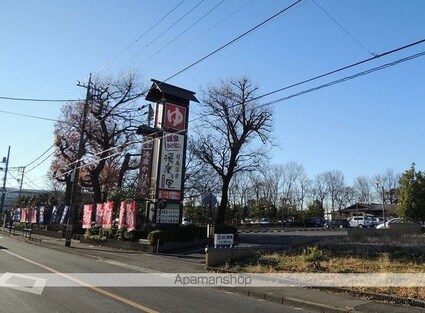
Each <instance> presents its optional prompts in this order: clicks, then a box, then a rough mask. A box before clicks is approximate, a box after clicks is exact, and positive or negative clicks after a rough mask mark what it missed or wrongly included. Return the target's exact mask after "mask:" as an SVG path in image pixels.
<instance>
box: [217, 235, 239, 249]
mask: <svg viewBox="0 0 425 313" xmlns="http://www.w3.org/2000/svg"><path fill="white" fill-rule="evenodd" d="M233 243H234V236H233V234H215V235H214V248H217V246H230V247H232V246H233Z"/></svg>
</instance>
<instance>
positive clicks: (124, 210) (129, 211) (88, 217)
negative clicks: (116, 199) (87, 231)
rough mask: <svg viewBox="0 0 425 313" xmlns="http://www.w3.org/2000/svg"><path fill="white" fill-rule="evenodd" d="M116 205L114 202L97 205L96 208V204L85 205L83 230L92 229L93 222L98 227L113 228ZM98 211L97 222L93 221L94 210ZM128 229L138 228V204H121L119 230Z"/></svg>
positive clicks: (123, 202)
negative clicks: (113, 212) (113, 213)
mask: <svg viewBox="0 0 425 313" xmlns="http://www.w3.org/2000/svg"><path fill="white" fill-rule="evenodd" d="M113 208H114V203H113V202H112V201H109V202H105V203H97V204H96V207H95V205H94V204H86V205H84V211H83V228H90V227H91V226H92V225H93V222H94V224H95V225H97V226H102V228H111V227H112V226H113V223H112V211H113ZM94 209H96V214H95V220H94V221H92V217H93V210H94ZM124 227H126V228H127V230H128V231H132V230H134V229H135V228H136V202H134V201H133V202H125V201H122V202H121V203H120V211H119V218H118V229H121V228H124Z"/></svg>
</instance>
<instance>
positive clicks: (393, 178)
mask: <svg viewBox="0 0 425 313" xmlns="http://www.w3.org/2000/svg"><path fill="white" fill-rule="evenodd" d="M400 177H401V175H400V173H394V170H392V169H387V170H386V171H385V173H384V174H378V175H375V176H374V182H375V187H378V186H376V182H378V183H379V187H378V188H376V193H377V195H378V197H377V198H378V199H380V200H381V199H382V187H384V197H385V202H388V203H390V204H393V203H396V202H397V190H398V189H399V188H400V183H399V182H400ZM381 186H382V187H381Z"/></svg>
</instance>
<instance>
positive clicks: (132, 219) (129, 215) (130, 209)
mask: <svg viewBox="0 0 425 313" xmlns="http://www.w3.org/2000/svg"><path fill="white" fill-rule="evenodd" d="M125 222H126V224H127V230H128V231H132V230H134V229H135V228H136V202H134V201H133V202H130V203H127V210H126V217H125Z"/></svg>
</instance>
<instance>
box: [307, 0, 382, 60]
mask: <svg viewBox="0 0 425 313" xmlns="http://www.w3.org/2000/svg"><path fill="white" fill-rule="evenodd" d="M313 2H314V4H315V5H316V6H317V7H318V8H319V9H320V10H322V12H323V13H325V14H326V15H327V16H328V17H329V18H330V19H331V20H332V21H334V23H335V24H336V25H338V26H339V28H341V29H342V30H343V31H344V32H345V33H346V34H347V35H348V36H350V37H351V39H353V40H354V41H355V42H356V43H357V44H358V45H359V46H360V47H362V48H363V49H364V50H366V51H367V52H368V53H369V54H370V55H373V56H374V55H375V54H374V53H373V52H372V51H370V50H369V49H368V48H367V47H366V46H365V45H364V44H362V43H361V42H360V41H359V40H358V39H357V38H356V37H354V36H353V35H352V34H351V33H350V32H349V31H348V30H347V29H345V28H344V26H342V25H341V23H339V22H338V21H337V20H336V19H334V18H333V17H332V16H331V15H330V14H329V13H328V12H327V11H326V10H325V9H324V8H323V7H322V6H321V5H320V4H318V3H317V2H316V0H313Z"/></svg>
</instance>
